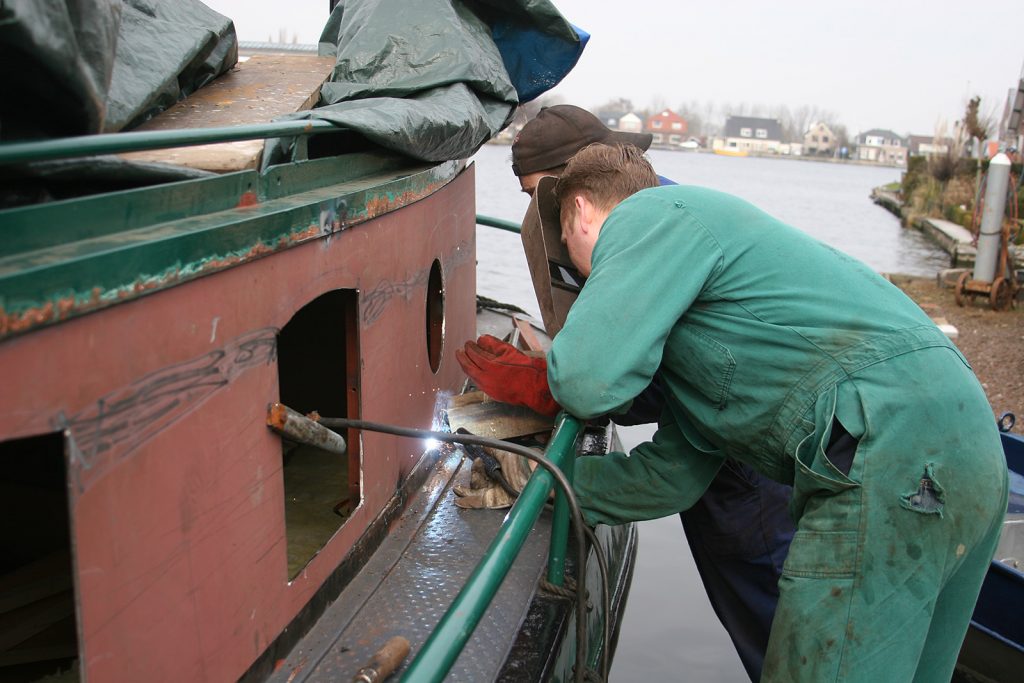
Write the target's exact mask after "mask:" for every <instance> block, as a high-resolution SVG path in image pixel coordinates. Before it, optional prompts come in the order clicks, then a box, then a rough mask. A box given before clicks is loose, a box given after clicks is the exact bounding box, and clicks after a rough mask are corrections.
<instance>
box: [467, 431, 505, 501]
mask: <svg viewBox="0 0 1024 683" xmlns="http://www.w3.org/2000/svg"><path fill="white" fill-rule="evenodd" d="M455 433H456V434H469V435H472V436H475V435H474V434H473V432H471V431H469V430H468V429H466V428H465V427H459V428H458V429H456V430H455ZM462 447H463V448H465V449H466V453H467V454H468V455H469V457H470V459H472V460H479V461H480V462H482V463H483V465H484V473H485V474H486V475H487V478H488V479H490V480H491V481H493V482H496V483H497V484H498V486H500V487H501V488H503V489H504V490H505V493H507V494H508V495H510V496H512V497H513V498H518V497H519V493H520V492H519V491H517V490H516V489H515V487H514V486H512V484H510V483H509V482H508V479H506V478H505V473H504V472H502V470H501V463H500V462H498V459H497V458H495V457H494V456H493V455H491V454H490V453H488V452H487V451H485V450H484V449H483V448H481V447H480V446H476V445H473V444H468V443H466V444H462Z"/></svg>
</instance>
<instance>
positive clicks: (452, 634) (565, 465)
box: [402, 413, 581, 683]
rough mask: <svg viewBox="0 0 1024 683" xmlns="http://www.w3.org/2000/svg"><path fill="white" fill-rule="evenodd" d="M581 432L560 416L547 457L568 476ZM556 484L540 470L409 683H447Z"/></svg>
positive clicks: (413, 666)
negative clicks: (442, 681) (450, 673)
mask: <svg viewBox="0 0 1024 683" xmlns="http://www.w3.org/2000/svg"><path fill="white" fill-rule="evenodd" d="M580 429H581V423H580V421H579V420H577V419H576V418H574V417H572V416H571V415H568V414H566V413H562V414H561V415H560V416H559V420H558V423H557V425H556V427H555V432H554V435H553V436H552V438H551V442H550V443H549V444H548V448H547V451H546V455H547V457H548V459H549V460H551V461H552V462H553V463H554V464H555V465H556V466H557V467H558V468H559V469H560V470H562V471H563V472H566V471H568V470H570V469H571V467H572V463H573V460H574V458H575V457H576V450H575V444H576V437H577V436H578V435H579V433H580ZM553 483H554V482H553V479H552V476H551V475H550V474H549V473H548V472H547V471H546V470H544V469H542V468H540V467H538V468H537V469H536V470H535V471H534V473H533V475H532V476H531V477H530V481H529V482H527V484H526V486H525V487H524V488H523V491H522V493H520V494H519V499H518V500H516V503H515V505H513V506H512V509H511V510H509V512H508V515H506V517H505V521H504V522H502V524H501V528H500V529H499V530H498V533H497V535H496V536H495V537H494V540H493V541H491V544H490V545H489V546H488V547H487V550H486V552H484V556H483V558H481V560H480V563H479V564H478V565H477V566H476V569H474V570H473V573H472V574H471V575H470V577H469V579H467V581H466V584H465V585H464V586H463V587H462V590H461V591H459V594H458V595H457V596H455V600H453V601H452V604H451V606H450V607H449V608H448V611H447V612H445V614H444V616H443V617H441V620H440V621H439V622H438V624H437V627H436V628H435V629H434V630H433V632H432V633H431V634H430V637H429V638H427V642H425V643H424V644H423V647H422V648H420V650H419V652H418V653H417V654H416V657H415V659H413V661H412V662H411V663H410V664H409V668H408V669H406V670H405V673H404V674H403V676H402V681H403V682H409V683H421V682H425V681H441V680H443V679H444V677H445V676H447V675H448V671H449V670H450V669H451V668H452V665H453V664H454V663H455V660H456V659H458V656H459V653H461V652H462V649H463V647H465V645H466V642H467V641H468V640H469V637H470V636H471V635H472V634H473V630H474V629H475V628H476V626H477V624H478V623H480V619H482V618H483V616H484V612H486V611H487V607H488V605H490V603H491V600H493V599H494V595H495V594H496V593H497V592H498V588H499V587H500V586H501V582H502V581H503V580H504V579H505V576H506V575H507V574H508V572H509V569H511V568H512V563H513V562H514V561H515V559H516V556H517V555H518V554H519V551H520V550H521V549H522V547H523V544H524V543H525V542H526V538H527V537H528V536H529V534H530V530H531V529H532V528H533V525H534V524H535V523H536V522H537V518H538V517H539V516H540V513H541V510H542V509H543V508H544V503H545V502H546V501H547V499H548V495H549V494H550V492H551V486H552V484H553Z"/></svg>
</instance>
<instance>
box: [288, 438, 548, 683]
mask: <svg viewBox="0 0 1024 683" xmlns="http://www.w3.org/2000/svg"><path fill="white" fill-rule="evenodd" d="M468 478H469V468H468V466H466V467H463V466H462V463H461V451H455V452H454V453H452V454H451V455H448V456H447V457H444V458H442V459H441V460H440V461H439V463H438V465H437V470H436V472H435V474H434V475H433V476H432V477H431V478H430V479H429V480H428V481H427V483H426V484H425V485H424V486H423V489H422V492H423V494H424V495H423V496H421V498H422V500H417V501H415V502H413V504H412V505H411V506H410V507H409V508H408V509H407V510H406V511H405V513H403V515H402V516H401V517H400V518H399V519H398V521H397V522H396V524H395V525H394V527H393V528H392V529H391V530H390V531H389V533H388V537H387V539H386V540H385V541H384V542H383V543H382V544H381V546H380V548H379V549H378V550H377V551H376V552H375V553H374V554H373V557H372V558H371V559H370V560H369V561H368V562H367V564H366V566H365V567H364V568H363V570H362V571H361V572H360V573H359V575H358V576H357V577H356V578H355V579H354V580H353V581H352V582H351V583H350V584H349V585H348V586H347V587H346V588H345V590H344V591H343V592H342V594H341V595H340V596H339V597H338V599H337V600H336V601H335V602H334V603H333V604H332V605H331V606H330V607H329V608H328V609H327V611H326V613H325V614H324V616H323V617H322V618H321V619H320V620H319V622H318V623H317V625H316V627H314V629H313V630H312V631H311V632H310V633H309V634H307V636H306V637H305V638H303V639H302V640H301V641H300V642H299V644H298V645H297V646H296V647H295V649H294V650H293V651H292V653H291V654H290V655H289V657H288V658H287V660H285V662H284V663H283V665H281V666H279V667H278V668H277V672H276V673H275V674H274V676H273V677H271V679H270V680H271V681H275V682H280V683H285V682H288V683H299V682H301V681H340V680H351V678H352V676H353V675H355V673H356V672H357V671H358V670H359V668H360V667H361V666H363V665H364V664H365V663H366V662H367V661H368V660H369V659H370V658H371V657H372V656H373V653H374V652H376V650H377V649H378V648H380V647H381V646H382V645H383V644H384V643H385V642H386V641H387V640H388V639H389V638H391V637H392V636H396V635H400V636H404V637H405V638H407V639H408V640H409V642H410V644H411V645H412V649H413V651H414V652H415V651H416V650H417V649H418V648H419V647H420V646H421V645H423V643H424V642H425V641H426V639H427V637H428V636H429V635H430V632H431V630H433V628H434V627H435V626H436V625H437V623H438V621H440V619H441V617H442V616H443V615H444V611H445V610H446V609H447V608H448V605H450V604H451V602H452V601H453V600H454V598H455V596H456V594H457V593H458V591H459V589H460V588H461V587H462V585H463V584H464V583H465V581H466V579H467V578H468V577H469V575H470V573H472V571H473V568H474V567H475V566H476V564H477V562H478V561H479V560H480V558H481V557H482V555H483V551H484V550H485V549H486V547H487V545H488V543H490V541H491V539H493V538H494V536H495V535H496V533H497V531H498V527H499V526H500V525H501V521H502V518H503V517H504V516H505V512H506V511H505V510H462V509H460V508H458V507H456V506H455V504H454V502H453V498H454V494H453V493H452V491H451V487H452V486H453V485H457V484H468ZM549 524H550V513H549V512H547V511H545V512H544V513H543V514H542V515H541V518H540V519H539V520H538V522H537V525H536V527H535V528H534V532H533V533H531V534H530V537H529V539H528V540H527V541H526V545H525V546H524V547H523V551H522V552H521V553H520V555H519V557H518V559H517V560H516V562H515V564H513V566H512V570H511V571H510V572H509V575H508V576H507V577H506V579H505V581H504V582H503V583H502V586H501V589H500V590H499V591H498V594H497V596H496V597H495V599H494V601H493V602H492V603H491V605H490V607H489V608H488V610H487V612H486V613H485V614H484V617H483V619H482V620H481V622H480V624H479V626H478V627H477V629H476V631H475V632H474V634H473V636H472V638H471V639H470V640H469V642H468V644H467V645H466V648H465V649H464V650H463V652H462V654H461V655H460V656H459V658H458V660H456V662H455V665H454V666H453V667H452V670H451V672H450V673H449V675H448V679H447V680H452V681H481V680H493V679H494V678H496V677H497V674H498V672H499V670H500V669H501V667H502V665H503V663H504V661H505V657H506V655H507V653H508V651H509V650H510V649H511V647H512V644H513V642H514V641H515V638H516V635H517V632H518V630H519V625H520V624H521V623H522V621H523V619H524V618H525V616H526V612H527V610H528V608H529V605H530V601H531V599H532V597H533V593H534V591H535V589H536V586H537V581H538V579H540V577H541V575H542V574H543V572H544V570H545V568H546V561H547V544H548V534H549ZM405 663H406V664H408V660H407V661H406V662H405Z"/></svg>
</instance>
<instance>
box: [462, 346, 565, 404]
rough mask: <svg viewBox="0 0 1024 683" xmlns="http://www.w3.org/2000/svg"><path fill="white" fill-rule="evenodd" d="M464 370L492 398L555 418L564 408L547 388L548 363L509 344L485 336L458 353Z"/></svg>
mask: <svg viewBox="0 0 1024 683" xmlns="http://www.w3.org/2000/svg"><path fill="white" fill-rule="evenodd" d="M455 358H456V360H458V361H459V365H461V366H462V369H463V371H464V372H465V373H466V375H468V376H469V378H470V379H471V380H473V383H474V384H475V385H476V386H477V387H478V388H480V389H481V390H482V391H483V392H484V393H485V394H487V395H488V396H490V397H491V398H493V399H495V400H497V401H502V402H503V403H511V404H513V405H517V406H526V407H527V408H529V409H531V410H533V411H534V412H536V413H540V414H541V415H554V414H556V413H557V412H558V411H559V410H561V406H559V405H558V404H557V403H555V399H554V398H553V397H552V396H551V390H550V389H548V363H547V361H546V360H545V359H544V358H543V357H540V358H536V357H534V356H530V355H527V354H526V353H524V352H523V351H520V350H519V349H517V348H516V347H514V346H512V345H511V344H508V343H506V342H503V341H501V340H500V339H497V338H496V337H492V336H490V335H488V334H485V335H483V336H482V337H480V338H479V339H477V340H476V341H475V342H473V341H468V342H466V345H465V346H464V347H463V348H461V349H458V350H456V351H455Z"/></svg>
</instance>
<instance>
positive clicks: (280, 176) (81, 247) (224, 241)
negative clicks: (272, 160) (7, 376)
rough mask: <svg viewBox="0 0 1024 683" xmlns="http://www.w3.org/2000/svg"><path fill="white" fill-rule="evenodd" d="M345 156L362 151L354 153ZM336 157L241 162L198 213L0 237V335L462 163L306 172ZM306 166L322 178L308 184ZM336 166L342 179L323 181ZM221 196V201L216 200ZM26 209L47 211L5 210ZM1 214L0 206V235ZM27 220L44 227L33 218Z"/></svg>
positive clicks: (350, 217)
mask: <svg viewBox="0 0 1024 683" xmlns="http://www.w3.org/2000/svg"><path fill="white" fill-rule="evenodd" d="M354 157H355V158H356V161H359V162H364V161H365V159H364V158H363V156H362V155H354ZM345 161H346V159H345V157H337V158H333V159H329V160H328V159H323V160H314V161H309V162H296V163H293V164H287V165H284V166H278V167H272V168H271V169H269V170H268V171H267V172H266V173H264V174H255V173H253V172H247V173H248V174H249V175H252V176H253V177H254V178H253V180H250V182H248V183H244V182H243V183H241V184H236V185H239V187H247V188H250V189H246V190H245V191H243V192H241V194H240V195H235V196H232V197H229V198H227V199H226V200H225V198H223V197H213V198H207V201H205V202H204V206H203V207H201V209H202V208H206V212H205V213H199V214H198V215H189V216H186V217H179V218H176V219H173V220H170V221H166V222H159V221H156V222H153V223H150V224H145V225H141V226H130V227H128V228H127V229H124V230H120V231H114V232H108V231H106V230H104V229H102V227H100V228H96V227H95V226H93V229H92V230H91V231H90V230H89V229H88V228H87V227H83V232H85V233H86V234H88V235H90V236H89V237H88V238H87V239H83V240H81V241H77V242H75V241H71V242H68V241H61V240H57V242H58V243H55V244H50V245H48V246H44V247H42V248H36V249H33V250H31V251H21V252H17V253H9V251H10V250H9V249H5V248H4V247H3V246H2V245H0V341H3V340H6V339H9V338H11V337H14V336H16V335H20V334H24V333H26V332H30V331H32V330H35V329H39V328H41V327H44V326H48V325H52V324H55V323H58V322H62V321H65V320H69V319H71V318H74V317H76V316H79V315H84V314H86V313H90V312H93V311H97V310H101V309H104V308H107V307H109V306H112V305H115V304H117V303H121V302H124V301H130V300H133V299H136V298H138V297H141V296H144V295H146V294H150V293H153V292H157V291H160V290H162V289H166V288H168V287H173V286H175V285H178V284H181V283H184V282H188V281H191V280H194V279H196V278H199V277H202V276H205V275H209V274H211V273H215V272H218V271H221V270H224V269H226V268H232V267H235V266H239V265H242V264H244V263H247V262H249V261H253V260H255V259H258V258H262V257H264V256H269V255H272V254H274V253H277V252H279V251H282V250H284V249H289V248H292V247H295V246H298V245H300V244H304V243H306V242H309V241H311V240H318V239H324V238H327V237H330V236H333V235H336V234H338V233H340V232H342V231H344V230H347V229H349V228H351V227H353V226H356V225H359V224H362V223H365V222H367V221H370V220H372V219H374V218H377V217H379V216H382V215H384V214H387V213H390V212H392V211H396V210H398V209H400V208H402V207H404V206H407V205H409V204H412V203H413V202H415V201H417V200H419V199H422V198H424V197H427V196H430V195H431V194H433V193H434V192H436V191H437V190H439V189H440V188H442V187H444V186H445V185H446V184H448V183H449V182H450V181H451V180H452V179H454V178H455V177H456V176H457V175H458V174H459V173H460V172H461V171H462V169H463V168H464V166H465V163H464V162H459V161H449V162H444V163H441V164H438V165H436V166H432V167H426V168H425V167H424V166H422V165H421V166H413V167H410V166H408V162H405V164H406V166H405V167H406V169H407V170H406V173H408V174H407V175H402V174H401V172H399V171H398V170H397V169H388V168H387V167H384V168H374V169H371V170H372V171H374V173H373V174H372V175H370V176H369V177H359V174H358V173H352V172H349V173H347V174H337V173H336V174H329V173H324V174H311V173H310V170H311V168H312V169H316V168H318V167H319V168H320V169H321V170H327V169H326V167H329V166H331V165H334V166H338V165H339V164H344V163H345ZM311 175H319V178H321V180H320V182H321V183H323V182H324V181H323V180H322V179H324V178H326V179H328V181H327V183H326V184H323V185H322V186H320V187H315V188H313V189H309V178H310V176H311ZM346 175H347V176H348V177H347V178H345V179H344V180H343V181H342V182H334V183H331V182H330V180H337V179H338V178H339V176H341V177H345V176H346ZM353 176H355V177H353ZM172 185H173V186H182V188H181V190H182V191H183V192H184V191H185V189H186V186H187V193H188V194H189V195H191V196H200V197H201V196H202V195H203V193H204V189H205V188H207V187H209V189H210V191H211V192H217V193H223V192H224V190H226V189H228V187H226V186H225V184H224V180H223V178H220V177H215V178H209V179H199V180H189V181H184V182H181V183H174V184H172ZM168 188H169V186H158V187H155V188H146V189H143V190H132V191H130V193H131V199H132V201H131V204H136V203H141V204H142V205H144V204H145V203H146V202H147V199H148V198H149V197H150V196H151V195H156V194H166V193H167V192H168ZM282 188H283V189H282ZM289 190H293V191H294V192H293V193H291V194H289V193H287V192H288V191H289ZM125 194H128V192H124V193H122V192H115V193H110V194H109V195H103V196H98V197H88V198H84V199H82V200H68V201H65V202H62V206H61V207H59V208H60V210H61V211H63V212H64V214H65V215H71V216H74V214H75V210H76V203H77V202H83V203H84V202H89V203H91V204H93V205H95V204H97V203H99V204H100V205H101V206H102V204H103V203H104V202H117V201H118V199H119V195H125ZM225 201H227V202H228V204H227V205H228V206H230V207H231V208H228V209H224V208H223V206H224V203H225ZM122 203H123V202H122ZM193 206H194V205H193ZM207 207H209V208H207ZM94 209H95V206H94ZM33 211H38V212H39V214H38V215H39V216H40V217H41V218H42V217H43V216H47V214H52V213H53V209H52V207H48V206H47V205H42V206H39V207H29V208H28V209H14V210H11V212H12V214H13V213H16V214H17V223H18V224H19V225H20V226H25V225H31V224H32V217H33ZM5 214H7V212H0V237H3V236H4V232H5V228H4V223H5ZM98 214H100V215H101V214H102V211H101V210H100V211H98ZM86 219H88V216H87V217H86ZM14 222H15V221H14V220H13V219H12V221H11V223H12V224H13V223H14ZM73 228H74V226H72V230H73ZM36 229H39V230H47V229H52V228H51V225H49V224H46V225H39V224H37V225H36ZM67 229H68V228H67V226H64V230H65V232H67ZM8 232H9V230H8ZM5 252H8V253H5Z"/></svg>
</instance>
